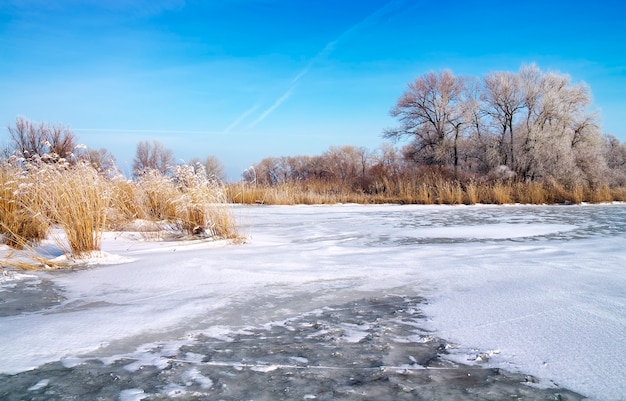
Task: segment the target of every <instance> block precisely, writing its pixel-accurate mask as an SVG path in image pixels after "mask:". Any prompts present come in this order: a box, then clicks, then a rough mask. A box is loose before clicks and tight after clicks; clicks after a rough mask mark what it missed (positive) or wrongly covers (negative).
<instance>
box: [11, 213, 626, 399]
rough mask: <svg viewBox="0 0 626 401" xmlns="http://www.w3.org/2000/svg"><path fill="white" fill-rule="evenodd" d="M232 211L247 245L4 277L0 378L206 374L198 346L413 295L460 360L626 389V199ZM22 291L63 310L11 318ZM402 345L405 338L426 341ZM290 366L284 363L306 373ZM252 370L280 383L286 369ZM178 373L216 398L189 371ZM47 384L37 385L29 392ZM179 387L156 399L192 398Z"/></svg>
mask: <svg viewBox="0 0 626 401" xmlns="http://www.w3.org/2000/svg"><path fill="white" fill-rule="evenodd" d="M236 213H237V214H238V216H239V218H240V221H241V224H242V231H243V232H244V233H245V234H246V235H247V237H248V239H247V242H246V243H245V244H240V245H229V244H227V243H224V242H210V241H201V242H182V241H181V242H156V241H140V240H138V239H137V237H136V236H133V234H132V233H129V234H122V235H120V234H115V235H114V234H107V235H105V237H104V240H103V251H104V253H103V255H105V256H106V257H105V258H103V259H104V261H105V262H107V264H102V265H94V264H93V263H94V260H90V264H89V266H87V267H84V268H79V269H74V270H71V271H46V272H28V273H27V274H26V273H20V272H13V271H8V270H6V269H5V270H4V272H3V276H0V299H2V302H0V307H2V305H3V304H2V303H3V302H4V304H5V306H4V308H5V309H6V310H5V311H3V313H1V314H0V338H2V339H3V341H2V342H0V354H1V355H2V358H1V359H0V373H4V374H16V373H19V372H25V371H29V370H32V369H36V368H38V367H41V366H42V365H44V364H46V363H51V362H58V361H64V362H63V363H64V365H65V366H66V367H70V366H79V365H80V364H81V363H85V361H88V360H93V359H97V360H99V361H101V363H103V364H107V363H108V364H115V363H122V362H123V361H124V358H130V359H129V362H128V364H127V365H125V369H126V370H127V371H129V372H132V371H136V370H137V369H140V368H141V367H143V366H152V367H153V368H154V369H162V368H163V367H164V366H165V365H166V364H167V358H173V355H183V357H182V358H183V359H181V361H182V362H181V363H192V364H198V363H200V362H202V361H203V359H202V358H203V355H202V354H198V353H194V352H192V351H186V353H182V351H181V350H183V349H185V348H184V347H185V346H190V344H193V342H194V339H197V338H199V336H200V337H202V338H212V339H215V341H219V342H221V343H223V344H227V343H228V341H234V339H235V338H241V337H242V336H249V335H250V333H257V332H258V330H266V331H269V330H272V328H273V327H279V326H281V325H282V326H281V327H287V326H289V325H288V324H287V323H286V322H289V321H290V320H289V319H294V318H296V317H298V316H304V315H306V316H309V318H310V319H312V322H313V323H301V326H298V327H299V328H298V329H300V328H302V329H304V328H306V327H305V326H306V325H309V326H314V325H315V323H314V319H315V313H320V314H321V313H324V311H325V308H326V307H328V306H329V305H339V304H343V303H346V302H350V301H355V300H359V299H364V298H368V297H381V296H401V297H402V296H408V297H421V298H423V299H425V302H424V303H423V305H421V306H420V308H421V311H422V312H421V313H423V315H424V318H422V319H421V320H415V321H411V322H409V323H407V324H411V325H415V326H420V327H421V329H422V330H424V332H425V333H426V332H427V335H428V336H432V337H433V338H434V337H436V338H441V339H445V340H446V341H447V343H446V346H445V348H446V349H445V351H446V353H447V355H446V356H445V357H446V358H447V359H449V360H451V361H452V362H458V363H463V364H479V365H480V366H483V367H495V368H501V369H504V370H507V371H512V372H520V373H523V374H527V375H532V376H534V377H537V378H538V379H539V383H536V384H533V385H539V386H545V387H550V386H560V387H563V388H567V389H569V390H573V391H575V392H578V393H580V394H582V395H584V396H586V397H589V398H590V399H592V400H606V401H609V400H611V401H613V400H619V399H622V397H623V395H624V394H626V381H624V375H625V374H626V362H625V360H626V358H624V355H626V342H625V341H624V339H625V338H626V251H625V249H626V248H625V246H626V205H623V204H613V205H580V206H467V207H465V206H454V207H451V206H393V205H383V206H359V205H337V206H293V207H282V206H281V207H266V206H263V207H261V206H257V207H237V209H236ZM1 252H6V248H5V247H0V253H1ZM16 282H21V283H23V284H24V285H25V287H24V289H23V290H22V291H23V293H24V294H25V293H26V292H27V291H30V289H29V288H31V287H28V286H26V285H27V284H28V283H30V284H28V285H31V286H32V288H35V287H36V286H40V285H42V283H48V284H49V285H50V286H52V287H53V288H55V289H56V292H55V294H56V296H57V299H56V301H54V302H51V303H50V304H48V305H44V306H45V307H41V308H39V309H36V310H33V308H31V309H28V308H26V309H24V310H23V311H22V310H20V309H19V307H15V309H11V308H13V306H11V305H19V300H18V301H16V300H15V299H12V298H11V296H10V294H11V291H13V290H14V289H15V285H16ZM37 288H38V287H37ZM5 299H6V300H7V301H6V302H5ZM285 325H287V326H285ZM289 327H291V326H289ZM292 329H293V327H292ZM307 329H310V330H311V333H318V334H319V335H322V334H324V333H323V332H324V330H327V332H329V333H331V334H328V333H327V335H336V333H337V332H339V331H340V332H341V333H342V334H341V336H342V337H341V339H342V341H343V342H344V343H346V344H348V345H350V344H351V345H350V346H356V345H358V344H357V343H359V342H360V341H363V339H365V338H366V337H367V336H368V335H371V332H372V330H374V329H375V327H374V326H373V323H371V322H369V323H368V322H359V321H358V320H355V321H354V322H344V323H341V324H338V326H337V327H326V326H324V325H320V327H319V328H316V327H310V328H307ZM333 333H335V334H333ZM311 335H313V334H311ZM394 335H395V336H396V339H397V340H398V341H405V342H410V341H416V340H418V338H417V337H419V339H421V340H420V341H427V338H429V337H427V335H426V334H424V335H421V334H419V335H417V334H415V333H413V332H411V333H409V332H407V333H405V334H403V335H402V336H399V335H397V333H396V334H394ZM168 347H169V348H168ZM155 350H156V351H155ZM225 352H226V351H225ZM177 358H180V356H177ZM290 358H291V359H288V360H287V361H286V362H284V364H285V366H296V367H297V366H306V365H308V364H309V362H310V361H309V360H308V359H307V358H306V357H303V356H292V357H290ZM411 358H413V357H411V356H410V355H408V356H405V357H404V360H405V361H406V362H405V363H406V366H405V368H406V367H410V366H415V367H416V368H417V366H416V365H415V362H414V361H415V360H416V359H415V358H413V359H412V360H411ZM207 363H210V362H207ZM238 363H241V365H240V367H241V368H244V367H245V366H247V365H246V364H245V361H244V362H242V361H238ZM192 366H196V365H192ZM233 366H234V365H233ZM250 366H252V368H253V370H255V371H256V372H257V373H259V372H266V373H267V374H270V373H272V372H273V371H275V370H276V369H277V368H279V367H280V366H283V365H280V364H278V363H269V362H268V363H257V364H255V363H252V365H250ZM274 373H275V372H274ZM181 380H182V381H183V382H184V381H186V382H188V384H189V385H192V384H193V385H195V386H197V387H198V388H199V389H204V390H207V391H209V390H211V389H214V388H215V380H214V379H213V378H211V377H208V376H206V374H205V373H203V372H202V371H200V370H198V369H197V368H196V367H191V368H189V369H187V370H186V371H185V372H184V373H182V374H181ZM53 381H54V380H53V379H50V380H48V379H41V380H36V381H34V382H33V383H32V384H30V385H29V386H32V387H30V388H29V389H28V390H31V391H36V390H42V389H43V390H45V389H46V388H49V387H50V386H51V385H52V383H53ZM185 386H186V385H185V383H179V384H171V385H168V387H167V388H165V389H164V390H163V391H164V394H166V395H167V394H170V395H172V396H173V395H176V394H187V393H186V391H187V390H186V387H185ZM146 391H147V390H145V389H141V388H127V389H124V390H123V391H122V392H120V393H119V398H120V399H122V400H139V399H143V398H144V397H146V394H147V393H146ZM305 397H309V398H311V399H312V398H313V397H314V396H313V395H312V393H311V394H308V393H307V394H306V396H305Z"/></svg>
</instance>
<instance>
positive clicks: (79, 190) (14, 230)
mask: <svg viewBox="0 0 626 401" xmlns="http://www.w3.org/2000/svg"><path fill="white" fill-rule="evenodd" d="M137 220H143V221H145V222H148V223H150V224H151V227H152V229H153V230H157V231H159V230H160V231H163V230H167V231H168V232H170V233H172V234H173V235H174V236H177V237H180V236H184V237H186V238H190V237H191V238H194V237H195V238H208V237H210V238H223V239H240V236H239V233H238V230H237V225H236V219H235V217H234V215H233V212H232V208H231V207H230V206H229V204H228V203H227V202H226V191H225V188H224V185H222V184H221V183H220V182H219V181H217V180H211V179H209V178H207V177H206V175H203V174H202V173H200V172H196V171H195V170H194V169H192V168H190V167H189V166H181V167H179V168H177V169H176V170H175V172H174V174H173V175H171V176H165V175H162V174H160V173H159V174H157V173H150V174H149V175H146V176H143V177H141V178H140V179H137V180H134V181H131V180H126V179H121V178H120V177H117V178H109V177H107V176H104V175H102V174H101V173H99V172H98V171H97V170H96V169H95V168H94V167H93V166H91V165H90V164H88V163H81V162H78V163H74V164H72V165H70V164H67V163H63V162H61V163H44V162H41V161H36V160H35V161H28V162H26V161H24V160H17V159H14V160H13V161H12V162H6V163H4V164H2V165H1V167H0V234H1V237H2V238H1V239H2V240H3V242H5V243H6V244H7V245H9V246H10V247H12V248H14V249H17V250H19V249H24V250H26V251H28V252H35V250H34V249H35V246H36V245H37V243H38V241H41V240H43V239H45V238H47V237H49V236H50V237H52V238H53V239H54V240H55V241H56V243H57V245H58V246H59V247H60V248H61V250H62V251H63V252H64V253H65V254H66V255H67V257H68V258H71V259H82V258H85V257H88V256H93V255H95V252H96V251H100V250H101V246H102V234H103V232H104V231H105V230H111V229H114V230H125V229H129V228H130V227H132V226H133V222H135V221H137ZM52 227H57V228H58V229H60V230H61V231H62V233H63V235H62V236H57V235H51V233H56V232H57V231H58V230H51V228H52ZM31 256H33V257H30V259H32V260H37V261H41V260H42V259H41V257H39V256H38V255H31ZM22 259H23V258H22ZM10 264H11V265H14V266H20V267H24V266H23V263H22V262H19V261H14V262H13V263H10ZM44 264H47V265H50V264H51V263H44Z"/></svg>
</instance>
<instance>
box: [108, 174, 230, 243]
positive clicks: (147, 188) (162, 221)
mask: <svg viewBox="0 0 626 401" xmlns="http://www.w3.org/2000/svg"><path fill="white" fill-rule="evenodd" d="M112 186H113V191H112V193H113V199H112V200H113V207H112V214H113V216H114V217H113V218H114V223H113V226H114V228H116V229H118V230H125V229H127V228H128V226H129V224H131V223H133V222H134V221H135V220H142V221H144V223H147V224H144V225H143V227H144V228H145V229H146V231H148V232H152V233H154V232H162V231H164V230H167V231H169V232H170V233H171V232H172V231H174V232H178V233H180V234H181V235H186V236H197V237H203V238H206V237H212V238H224V239H235V238H238V237H239V233H238V230H237V224H236V219H235V217H234V215H233V213H232V208H230V207H229V206H228V202H227V200H226V189H225V186H224V185H223V184H222V183H221V182H220V181H219V180H217V179H212V178H210V177H207V175H206V174H205V173H204V171H202V170H199V169H197V167H192V166H187V165H183V166H178V167H176V168H175V169H174V172H173V174H172V175H171V176H169V175H163V174H161V173H160V172H158V171H156V170H153V171H148V172H146V173H145V174H143V175H142V176H141V177H138V178H137V179H136V180H134V181H128V180H120V179H117V180H114V181H113V183H112Z"/></svg>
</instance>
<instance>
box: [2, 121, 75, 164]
mask: <svg viewBox="0 0 626 401" xmlns="http://www.w3.org/2000/svg"><path fill="white" fill-rule="evenodd" d="M7 130H8V131H9V139H10V142H9V145H8V149H7V151H8V152H7V153H16V154H18V155H19V156H21V157H23V158H24V159H26V160H33V159H34V158H39V159H41V160H46V161H52V162H56V161H58V160H59V159H61V158H63V159H67V160H68V161H72V156H73V154H74V153H73V152H74V150H75V148H76V135H75V134H74V133H73V132H72V131H71V130H70V129H69V128H68V127H66V126H63V125H59V124H55V125H50V124H47V123H35V122H32V121H29V120H27V119H26V118H24V117H17V118H16V119H15V126H9V127H7Z"/></svg>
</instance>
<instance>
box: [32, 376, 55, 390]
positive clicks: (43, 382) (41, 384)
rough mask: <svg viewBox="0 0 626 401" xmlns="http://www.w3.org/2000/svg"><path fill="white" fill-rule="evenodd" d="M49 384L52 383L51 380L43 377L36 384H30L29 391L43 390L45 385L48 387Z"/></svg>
mask: <svg viewBox="0 0 626 401" xmlns="http://www.w3.org/2000/svg"><path fill="white" fill-rule="evenodd" d="M48 384H50V380H48V379H42V380H39V381H38V382H37V383H36V384H34V385H32V386H30V387H29V388H28V391H37V390H41V389H42V388H44V387H47V386H48Z"/></svg>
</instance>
